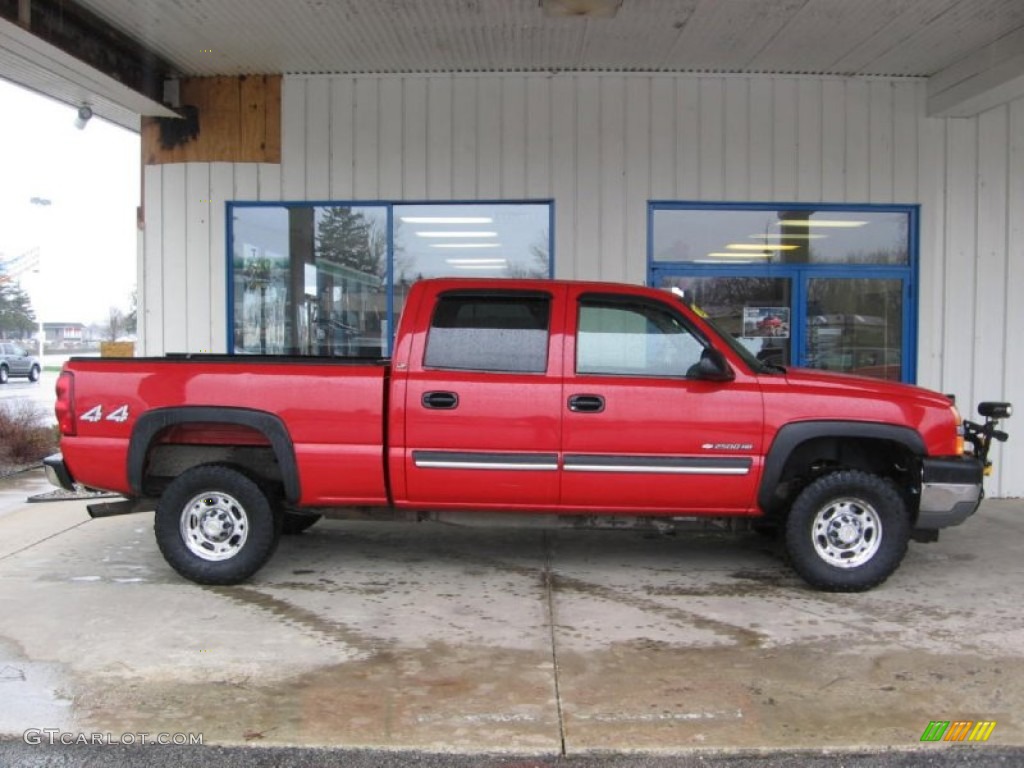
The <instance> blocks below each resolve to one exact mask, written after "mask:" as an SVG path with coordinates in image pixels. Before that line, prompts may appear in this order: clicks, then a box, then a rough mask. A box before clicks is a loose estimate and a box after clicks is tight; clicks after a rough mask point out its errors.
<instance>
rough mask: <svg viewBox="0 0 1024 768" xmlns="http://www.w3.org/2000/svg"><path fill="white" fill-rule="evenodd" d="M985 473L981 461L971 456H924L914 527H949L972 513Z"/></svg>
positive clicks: (982, 493) (978, 499)
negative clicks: (919, 499) (918, 506)
mask: <svg viewBox="0 0 1024 768" xmlns="http://www.w3.org/2000/svg"><path fill="white" fill-rule="evenodd" d="M984 473H985V468H984V466H983V464H982V462H981V461H979V460H978V459H976V458H974V457H973V456H962V457H961V456H953V457H943V458H926V459H924V460H923V462H922V473H921V504H920V508H919V510H918V514H917V525H916V526H915V528H917V529H924V530H938V529H940V528H949V527H950V526H953V525H960V523H962V522H963V521H964V520H966V519H967V518H968V517H970V516H971V515H973V514H974V513H975V511H977V509H978V506H979V505H980V504H981V500H982V498H983V497H984V492H983V490H982V480H983V478H984Z"/></svg>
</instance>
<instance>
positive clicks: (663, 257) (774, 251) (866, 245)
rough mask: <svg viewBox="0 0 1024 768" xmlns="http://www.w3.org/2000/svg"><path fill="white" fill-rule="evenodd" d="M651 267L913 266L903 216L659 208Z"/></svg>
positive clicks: (801, 210)
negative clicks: (662, 264) (688, 264)
mask: <svg viewBox="0 0 1024 768" xmlns="http://www.w3.org/2000/svg"><path fill="white" fill-rule="evenodd" d="M653 226H654V260H655V261H662V262H665V261H677V262H691V263H694V264H721V265H730V264H732V265H740V264H744V265H751V264H755V265H772V264H886V265H896V264H899V265H903V264H908V263H909V234H908V233H909V227H910V217H909V214H908V213H907V212H906V211H880V210H870V211H868V210H864V211H857V210H834V209H826V210H814V209H810V208H808V209H804V208H800V207H796V206H794V207H792V208H779V209H774V208H766V207H756V208H744V209H732V210H730V209H715V208H690V209H687V208H656V209H655V210H654V212H653Z"/></svg>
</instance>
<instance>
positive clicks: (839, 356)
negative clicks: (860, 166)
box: [648, 201, 919, 382]
mask: <svg viewBox="0 0 1024 768" xmlns="http://www.w3.org/2000/svg"><path fill="white" fill-rule="evenodd" d="M918 214H919V209H918V206H915V205H839V204H824V203H815V204H809V203H767V202H765V203H701V202H678V201H653V202H650V203H649V204H648V282H649V284H650V285H653V286H656V287H662V288H666V289H675V290H682V291H684V292H688V293H690V294H691V295H692V298H693V299H694V300H695V301H697V303H699V304H702V305H703V306H704V309H705V310H706V311H708V312H709V313H710V314H711V315H712V316H713V317H715V318H716V319H717V321H718V323H719V325H720V326H723V327H724V328H725V330H726V331H727V332H729V333H731V334H732V335H733V336H735V337H736V338H738V339H739V340H740V341H741V343H743V344H744V345H745V346H747V347H748V348H749V349H750V350H751V351H752V352H754V353H755V354H757V355H758V356H759V357H761V358H762V359H765V360H768V361H772V362H778V363H782V364H791V365H799V366H805V367H812V368H821V369H829V370H837V371H843V372H851V373H857V374H860V375H867V376H874V377H877V378H885V379H892V380H900V381H906V382H912V381H914V380H915V376H916V359H917V343H916V339H917V307H916V295H917V292H916V282H917V270H918Z"/></svg>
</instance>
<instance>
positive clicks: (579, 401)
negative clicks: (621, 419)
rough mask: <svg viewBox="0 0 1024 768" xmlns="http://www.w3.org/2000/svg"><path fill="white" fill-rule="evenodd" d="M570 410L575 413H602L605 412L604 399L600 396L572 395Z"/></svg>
mask: <svg viewBox="0 0 1024 768" xmlns="http://www.w3.org/2000/svg"><path fill="white" fill-rule="evenodd" d="M569 410H570V411H572V412H573V413H600V412H601V411H603V410H604V398H603V397H601V396H600V395H572V396H571V397H570V398H569Z"/></svg>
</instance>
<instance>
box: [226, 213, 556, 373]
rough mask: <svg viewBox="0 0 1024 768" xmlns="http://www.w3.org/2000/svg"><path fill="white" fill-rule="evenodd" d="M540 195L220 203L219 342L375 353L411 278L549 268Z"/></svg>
mask: <svg viewBox="0 0 1024 768" xmlns="http://www.w3.org/2000/svg"><path fill="white" fill-rule="evenodd" d="M553 223H554V206H553V203H552V202H551V201H539V202H538V201H472V202H393V201H355V202H345V201H323V202H272V203H271V202H242V201H236V202H231V203H228V205H227V253H228V259H227V273H228V274H227V285H228V297H227V298H228V301H227V305H228V306H227V311H228V317H227V321H228V322H227V327H228V351H229V352H231V353H233V354H234V353H239V354H269V355H274V354H280V355H316V356H333V357H383V356H387V355H390V354H391V347H392V342H393V335H394V329H395V327H396V325H397V322H396V320H397V318H398V316H399V315H400V313H401V310H402V307H403V306H404V303H405V297H406V295H407V294H408V290H409V287H410V286H411V285H412V283H414V282H416V281H417V280H419V279H422V278H425V277H442V276H463V277H468V276H474V275H475V276H484V275H486V276H488V277H507V278H515V277H520V278H522V277H542V278H549V277H551V276H552V275H553V274H554V262H553V259H552V251H553V243H554V231H553V230H554V225H553Z"/></svg>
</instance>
